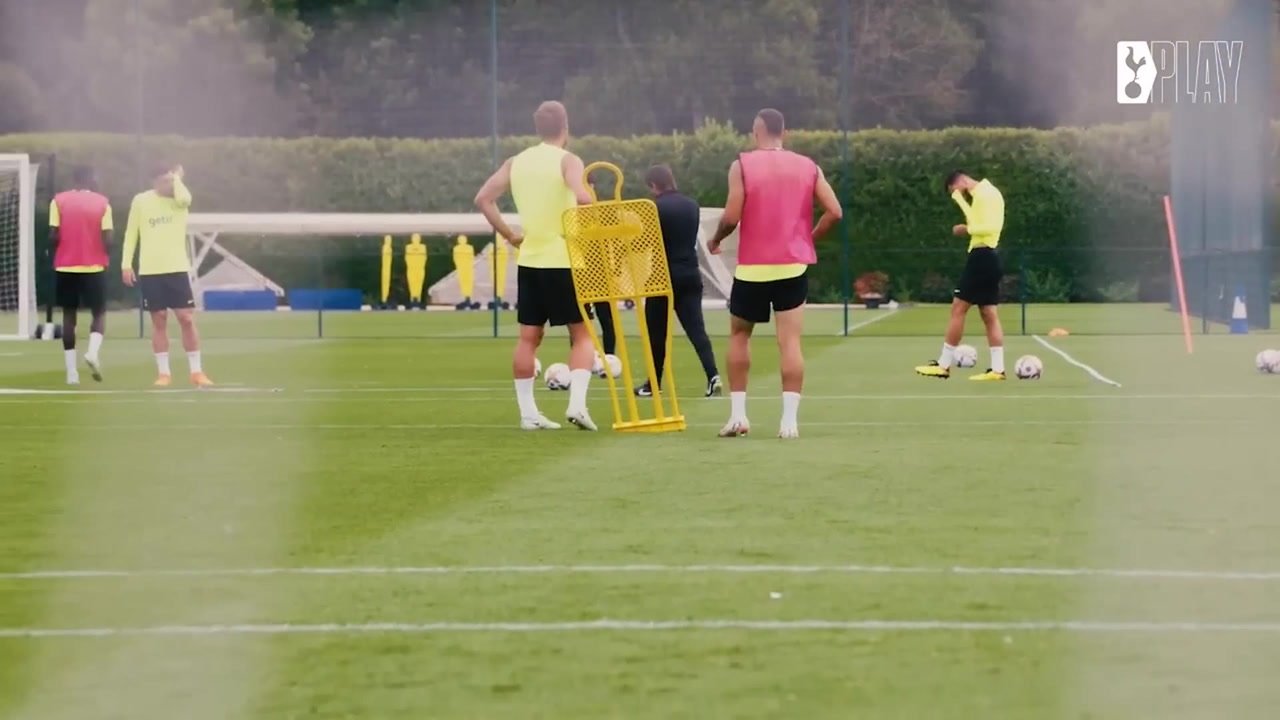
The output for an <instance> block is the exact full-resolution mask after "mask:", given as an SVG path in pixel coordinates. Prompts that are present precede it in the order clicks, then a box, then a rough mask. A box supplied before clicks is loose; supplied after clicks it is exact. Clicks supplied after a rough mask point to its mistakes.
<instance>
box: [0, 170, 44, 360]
mask: <svg viewBox="0 0 1280 720" xmlns="http://www.w3.org/2000/svg"><path fill="white" fill-rule="evenodd" d="M38 169H39V168H38V166H37V165H34V164H32V163H31V161H30V159H29V158H28V157H27V156H26V155H0V340H13V339H28V338H30V337H31V335H32V333H33V331H34V329H35V325H34V323H35V319H36V283H35V181H36V173H37V172H38Z"/></svg>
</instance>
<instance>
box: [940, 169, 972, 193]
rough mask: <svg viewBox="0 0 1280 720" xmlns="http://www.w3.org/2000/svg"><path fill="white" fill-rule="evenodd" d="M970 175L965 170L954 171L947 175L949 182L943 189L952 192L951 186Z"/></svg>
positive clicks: (944, 184) (943, 185)
mask: <svg viewBox="0 0 1280 720" xmlns="http://www.w3.org/2000/svg"><path fill="white" fill-rule="evenodd" d="M968 174H969V173H967V172H965V171H963V170H952V171H951V172H949V173H947V181H946V182H945V183H943V184H942V189H943V190H945V191H947V192H951V186H952V185H955V184H956V182H957V181H958V180H959V179H960V178H962V177H964V176H965V175H968Z"/></svg>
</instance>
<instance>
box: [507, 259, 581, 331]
mask: <svg viewBox="0 0 1280 720" xmlns="http://www.w3.org/2000/svg"><path fill="white" fill-rule="evenodd" d="M516 306H517V307H516V321H517V322H519V323H520V324H521V325H533V326H535V327H542V326H543V325H548V324H550V325H552V326H560V325H572V324H574V323H580V322H583V319H582V306H581V305H579V304H578V294H577V293H576V292H574V289H573V272H572V271H571V270H569V268H534V267H524V266H523V265H521V266H519V267H517V268H516Z"/></svg>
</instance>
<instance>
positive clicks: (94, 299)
mask: <svg viewBox="0 0 1280 720" xmlns="http://www.w3.org/2000/svg"><path fill="white" fill-rule="evenodd" d="M54 297H55V299H56V300H57V301H58V307H60V308H63V309H65V310H79V309H80V308H89V309H90V310H92V311H93V312H96V313H100V312H102V311H104V310H106V309H107V274H106V273H105V272H87V273H77V272H62V271H59V272H58V273H57V281H56V283H55V287H54Z"/></svg>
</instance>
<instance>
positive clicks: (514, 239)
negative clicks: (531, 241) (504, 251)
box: [507, 235, 524, 248]
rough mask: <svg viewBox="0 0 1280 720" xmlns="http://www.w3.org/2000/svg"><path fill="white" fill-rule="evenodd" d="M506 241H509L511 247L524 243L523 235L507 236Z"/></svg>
mask: <svg viewBox="0 0 1280 720" xmlns="http://www.w3.org/2000/svg"><path fill="white" fill-rule="evenodd" d="M507 242H509V243H511V247H513V248H518V247H520V246H521V245H523V244H524V236H523V235H516V236H515V237H509V238H507Z"/></svg>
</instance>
